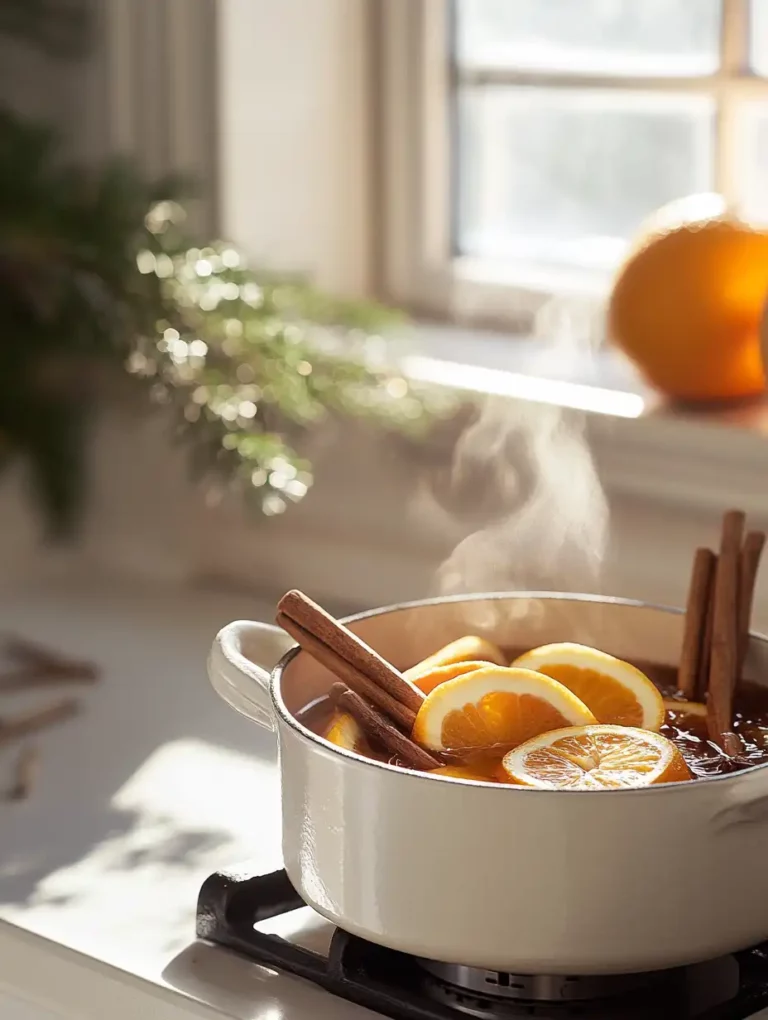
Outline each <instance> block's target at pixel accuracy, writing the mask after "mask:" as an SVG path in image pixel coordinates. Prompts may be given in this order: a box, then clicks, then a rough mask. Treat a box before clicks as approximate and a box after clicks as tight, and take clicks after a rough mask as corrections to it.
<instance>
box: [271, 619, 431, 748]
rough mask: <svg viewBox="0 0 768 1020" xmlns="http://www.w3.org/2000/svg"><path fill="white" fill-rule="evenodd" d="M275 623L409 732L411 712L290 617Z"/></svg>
mask: <svg viewBox="0 0 768 1020" xmlns="http://www.w3.org/2000/svg"><path fill="white" fill-rule="evenodd" d="M275 622H276V623H277V625H278V627H282V628H283V630H284V631H286V632H287V633H288V634H290V635H291V637H292V638H294V640H295V641H296V642H297V643H298V644H300V645H301V647H302V648H303V649H304V651H306V652H308V653H309V654H310V655H311V656H312V658H313V659H316V660H317V661H318V662H319V663H320V664H321V665H323V666H325V667H326V668H327V669H329V670H330V671H331V672H332V673H333V674H334V675H335V676H337V677H338V678H339V679H340V680H343V681H344V683H345V684H346V685H347V686H348V687H351V688H352V690H353V691H356V692H357V693H358V694H359V695H361V696H362V697H364V698H367V699H368V701H371V702H373V704H374V705H376V706H377V707H378V708H380V709H381V710H382V712H384V713H385V714H386V715H388V716H389V718H390V719H392V720H393V722H395V723H397V725H398V726H400V727H401V728H402V729H404V730H405V731H406V732H407V733H410V732H411V730H412V729H413V724H414V722H415V720H416V713H415V712H414V711H413V710H412V709H410V708H406V706H405V705H403V704H402V703H401V702H399V701H396V700H395V698H393V697H392V695H391V694H388V693H387V692H386V691H385V690H384V689H383V688H381V687H379V686H378V685H377V684H375V683H374V682H373V680H371V679H369V677H367V676H365V674H364V673H361V672H360V670H358V669H355V667H354V666H352V665H351V664H350V663H349V662H347V660H346V659H342V658H341V656H340V655H338V654H337V653H336V652H335V651H334V650H333V649H332V648H331V647H330V646H329V645H326V644H324V643H323V642H322V641H320V639H319V638H317V637H315V636H314V634H310V633H309V631H307V630H305V629H304V628H303V627H300V626H299V624H298V623H296V622H295V621H294V620H292V619H291V617H290V616H286V615H285V613H278V614H277V617H276V618H275Z"/></svg>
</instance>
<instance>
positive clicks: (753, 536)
mask: <svg viewBox="0 0 768 1020" xmlns="http://www.w3.org/2000/svg"><path fill="white" fill-rule="evenodd" d="M764 546H765V532H764V531H749V532H747V536H746V538H745V539H744V544H743V546H742V547H741V557H740V562H739V607H738V621H739V652H738V663H737V671H736V675H737V677H740V676H741V673H742V670H743V668H744V660H745V659H746V657H747V649H748V648H749V628H750V624H751V621H752V603H753V601H754V597H755V582H756V581H757V571H758V568H759V566H760V557H761V556H762V555H763V548H764Z"/></svg>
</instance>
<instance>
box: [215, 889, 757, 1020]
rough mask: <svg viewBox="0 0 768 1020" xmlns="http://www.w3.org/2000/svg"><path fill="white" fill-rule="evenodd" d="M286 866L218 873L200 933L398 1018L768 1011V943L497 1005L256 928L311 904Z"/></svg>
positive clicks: (681, 1018)
mask: <svg viewBox="0 0 768 1020" xmlns="http://www.w3.org/2000/svg"><path fill="white" fill-rule="evenodd" d="M305 906H306V905H305V903H304V901H303V900H302V898H301V897H300V896H299V894H298V893H297V892H296V890H295V889H294V887H293V885H292V884H291V882H290V879H289V878H288V876H287V875H286V873H285V871H282V870H281V871H275V872H272V873H271V874H267V875H253V874H252V873H249V872H248V871H247V870H239V871H237V870H235V871H230V872H217V873H216V874H214V875H211V876H210V878H208V879H207V880H206V881H205V883H204V884H203V887H202V889H201V890H200V897H199V900H198V908H197V935H198V937H199V938H201V939H205V940H207V941H209V942H212V943H214V944H216V945H220V946H224V947H226V948H228V949H231V950H234V951H236V952H238V953H240V954H242V955H244V956H246V957H248V958H249V959H251V960H253V961H254V962H255V963H259V964H263V965H265V966H268V967H272V968H273V969H275V970H278V971H283V972H285V973H288V974H294V975H296V976H298V977H302V978H305V979H306V980H308V981H312V982H313V983H314V984H316V985H319V986H320V987H322V988H325V989H326V990H327V991H328V992H330V993H332V994H334V995H338V996H339V997H340V998H343V999H346V1000H348V1001H350V1002H355V1003H357V1004H358V1005H360V1006H366V1007H367V1008H368V1009H371V1010H374V1011H376V1012H378V1013H380V1014H382V1015H384V1016H386V1017H390V1018H392V1020H461V1018H462V1017H467V1016H469V1017H475V1018H489V1017H492V1018H499V1020H501V1018H513V1017H539V1018H542V1020H566V1018H572V1017H578V1018H581V1020H650V1018H651V1017H652V1018H653V1020H749V1018H750V1017H754V1016H755V1014H756V1013H758V1012H759V1011H760V1010H761V1009H766V1008H768V945H766V946H760V947H758V948H756V949H753V950H750V951H749V952H746V953H740V954H738V956H737V957H726V958H724V959H723V960H718V961H713V962H712V963H711V964H706V965H700V966H699V967H696V968H683V969H681V970H678V971H669V972H668V973H666V974H664V975H663V977H662V978H661V979H660V980H656V981H652V982H651V981H649V983H648V987H647V991H645V992H642V991H640V992H638V990H634V991H633V992H632V993H630V994H628V995H627V996H626V998H624V997H621V996H615V997H612V998H610V999H605V1000H600V1001H599V1002H598V1001H593V1002H576V1003H542V1002H527V1003H526V1002H513V1001H500V1000H499V999H496V998H495V997H494V996H493V995H492V994H491V995H488V996H483V995H482V994H480V993H478V992H472V991H470V990H468V989H465V988H460V987H457V986H456V985H452V984H450V983H447V982H445V981H441V980H440V979H438V978H436V977H435V976H434V975H430V974H429V973H428V972H427V971H425V970H424V968H423V967H422V966H421V965H420V963H419V961H418V960H416V959H415V958H414V957H412V956H409V955H408V954H405V953H400V952H397V951H396V950H393V949H386V948H384V947H382V946H377V945H374V944H373V943H371V942H367V941H366V940H365V939H361V938H357V937H356V936H353V935H349V934H347V933H346V932H344V931H342V930H341V929H338V928H337V929H336V930H335V932H334V934H333V938H332V940H331V944H330V948H329V951H328V954H327V955H322V954H320V953H316V952H313V951H311V950H309V949H305V948H303V947H302V946H297V945H294V944H293V943H291V942H289V941H287V940H286V939H283V938H281V937H279V936H277V935H271V934H266V933H264V932H261V931H259V930H258V925H259V924H260V923H263V922H264V921H267V920H269V919H270V918H273V917H277V916H279V915H281V914H286V913H288V912H290V911H293V910H298V909H300V908H302V907H305Z"/></svg>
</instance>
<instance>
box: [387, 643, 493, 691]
mask: <svg viewBox="0 0 768 1020" xmlns="http://www.w3.org/2000/svg"><path fill="white" fill-rule="evenodd" d="M475 661H479V662H486V663H491V664H493V663H495V664H496V665H497V666H506V665H507V658H506V656H505V655H504V653H503V652H502V651H501V649H500V648H499V647H498V645H495V644H493V642H492V641H486V639H485V638H481V637H477V636H476V635H475V634H467V635H466V636H465V637H461V638H458V640H456V641H452V642H451V643H450V644H449V645H445V647H444V648H440V649H438V650H437V651H436V652H435V653H434V654H433V655H430V656H428V657H427V658H426V659H423V660H422V661H421V662H417V663H416V665H415V666H411V667H410V669H406V671H405V674H404V675H405V677H406V678H407V679H408V680H411V681H414V680H415V679H416V677H418V676H422V675H423V674H424V673H427V672H429V671H430V670H433V669H436V668H438V667H439V666H450V665H451V664H452V663H454V662H475Z"/></svg>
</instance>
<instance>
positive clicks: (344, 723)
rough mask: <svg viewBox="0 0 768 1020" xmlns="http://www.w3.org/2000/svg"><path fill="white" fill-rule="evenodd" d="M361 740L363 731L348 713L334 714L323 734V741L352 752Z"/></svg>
mask: <svg viewBox="0 0 768 1020" xmlns="http://www.w3.org/2000/svg"><path fill="white" fill-rule="evenodd" d="M362 738H363V731H362V730H361V729H360V727H359V726H358V724H357V720H356V719H355V718H354V717H353V716H351V715H350V714H349V713H348V712H336V713H334V715H333V718H332V719H331V722H330V725H329V726H328V729H327V730H326V732H325V739H326V740H329V741H330V742H331V743H332V744H335V745H336V746H337V747H343V748H344V749H345V750H347V751H354V750H355V748H356V747H357V745H358V744H359V743H360V741H361V740H362Z"/></svg>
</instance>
